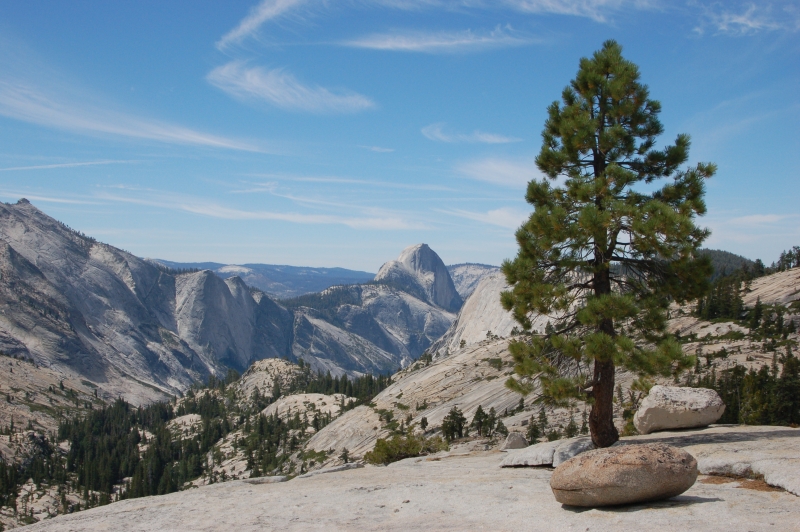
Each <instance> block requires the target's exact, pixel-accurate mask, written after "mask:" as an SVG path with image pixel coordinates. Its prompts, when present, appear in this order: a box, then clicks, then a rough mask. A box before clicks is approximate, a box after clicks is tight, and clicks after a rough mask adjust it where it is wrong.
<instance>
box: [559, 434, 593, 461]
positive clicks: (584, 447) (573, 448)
mask: <svg viewBox="0 0 800 532" xmlns="http://www.w3.org/2000/svg"><path fill="white" fill-rule="evenodd" d="M594 448H595V446H594V443H592V439H591V438H590V437H588V436H582V437H580V438H571V439H569V440H561V445H559V446H558V447H556V450H555V452H554V453H553V467H558V466H560V465H561V464H563V463H564V462H566V461H567V460H569V459H571V458H573V457H575V456H578V455H579V454H581V453H585V452H586V451H591V450H593V449H594Z"/></svg>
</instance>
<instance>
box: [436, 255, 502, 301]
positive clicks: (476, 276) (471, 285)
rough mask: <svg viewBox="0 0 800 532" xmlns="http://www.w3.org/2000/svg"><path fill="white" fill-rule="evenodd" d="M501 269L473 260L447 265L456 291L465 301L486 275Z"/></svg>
mask: <svg viewBox="0 0 800 532" xmlns="http://www.w3.org/2000/svg"><path fill="white" fill-rule="evenodd" d="M499 270H500V268H498V267H497V266H489V265H488V264H474V263H471V262H466V263H463V264H451V265H449V266H448V267H447V271H448V272H450V278H451V279H453V284H454V285H455V287H456V291H457V292H458V295H460V296H461V299H463V300H464V301H466V300H467V298H468V297H469V296H470V295H471V294H472V292H474V291H475V288H476V287H477V286H478V283H480V282H481V280H483V278H484V277H486V276H487V275H489V274H492V273H494V272H497V271H499Z"/></svg>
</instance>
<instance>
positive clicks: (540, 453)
mask: <svg viewBox="0 0 800 532" xmlns="http://www.w3.org/2000/svg"><path fill="white" fill-rule="evenodd" d="M562 443H564V442H563V441H560V440H556V441H546V442H542V443H537V444H535V445H531V446H530V447H526V448H524V449H520V450H518V451H513V452H510V453H508V456H507V457H506V458H504V459H503V461H502V462H500V467H537V466H551V465H553V454H554V453H555V452H556V449H557V448H558V446H559V445H561V444H562Z"/></svg>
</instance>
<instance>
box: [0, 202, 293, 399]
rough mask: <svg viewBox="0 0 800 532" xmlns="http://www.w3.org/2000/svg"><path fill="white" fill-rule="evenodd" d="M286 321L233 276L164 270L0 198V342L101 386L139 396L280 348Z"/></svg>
mask: <svg viewBox="0 0 800 532" xmlns="http://www.w3.org/2000/svg"><path fill="white" fill-rule="evenodd" d="M292 324H293V315H292V313H290V312H289V311H287V310H286V309H284V308H282V307H281V306H280V305H278V304H277V303H276V302H275V301H273V300H272V299H270V298H269V297H267V296H265V295H264V294H258V293H256V294H254V293H251V291H250V289H249V288H248V287H247V286H246V285H245V284H244V283H243V282H242V280H241V279H239V278H231V279H227V280H222V279H220V278H219V277H217V276H216V275H214V274H212V273H211V272H210V271H208V270H204V271H199V272H191V273H183V274H170V273H166V272H164V271H162V270H161V269H159V268H158V267H157V266H155V265H153V264H151V263H149V262H147V261H144V260H142V259H139V258H138V257H135V256H133V255H131V254H130V253H127V252H125V251H122V250H120V249H117V248H114V247H113V246H109V245H107V244H103V243H100V242H97V241H96V240H94V239H93V238H90V237H87V236H85V235H82V234H81V233H78V232H76V231H73V230H71V229H69V228H68V227H66V226H65V225H64V224H62V223H60V222H57V221H56V220H54V219H52V218H50V217H49V216H47V215H45V214H44V213H42V212H41V211H39V210H38V209H37V208H36V207H34V206H33V205H31V204H30V203H29V202H28V201H27V200H20V201H19V202H18V203H16V204H14V205H10V204H0V351H2V352H3V353H6V354H10V355H15V356H18V357H21V358H25V359H29V360H33V361H34V362H35V363H36V364H37V365H40V366H45V367H49V368H51V369H53V370H55V371H58V372H62V373H64V374H66V375H75V376H80V377H82V378H84V379H88V381H91V382H93V383H96V384H97V386H98V387H99V389H100V392H101V396H102V395H104V396H106V397H111V398H113V397H116V396H122V397H125V398H127V399H128V400H130V401H131V402H133V403H135V404H140V403H146V402H150V401H153V400H155V399H158V398H163V397H164V396H165V395H167V394H175V393H178V392H180V391H183V390H185V389H186V388H187V387H188V386H189V385H191V384H192V383H193V382H195V381H197V380H205V379H206V378H207V376H208V375H209V374H210V373H216V372H223V371H224V370H225V368H226V367H233V368H236V369H239V370H244V369H245V368H247V366H249V365H250V363H251V362H252V361H254V360H258V359H261V358H266V357H277V356H287V355H289V354H290V353H291V343H292Z"/></svg>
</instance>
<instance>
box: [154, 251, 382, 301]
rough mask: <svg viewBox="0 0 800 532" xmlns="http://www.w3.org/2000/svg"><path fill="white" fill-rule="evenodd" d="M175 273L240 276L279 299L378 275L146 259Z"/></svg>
mask: <svg viewBox="0 0 800 532" xmlns="http://www.w3.org/2000/svg"><path fill="white" fill-rule="evenodd" d="M145 260H148V261H152V262H156V263H158V264H161V265H163V266H166V267H168V268H173V269H175V270H192V269H200V270H211V271H213V272H214V273H216V274H217V275H219V276H220V277H221V278H223V279H227V278H229V277H233V276H239V277H241V278H242V280H243V281H244V282H245V283H246V284H247V285H249V286H252V287H253V288H257V289H259V290H261V291H262V292H264V293H265V294H267V295H270V296H272V297H274V298H277V299H289V298H293V297H298V296H301V295H303V294H310V293H314V292H321V291H323V290H325V289H326V288H330V287H331V286H337V285H344V284H359V283H366V282H369V281H371V280H372V279H373V278H374V277H375V274H373V273H368V272H362V271H357V270H348V269H346V268H314V267H310V266H286V265H278V264H260V263H248V264H221V263H219V262H173V261H169V260H164V259H145Z"/></svg>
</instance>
